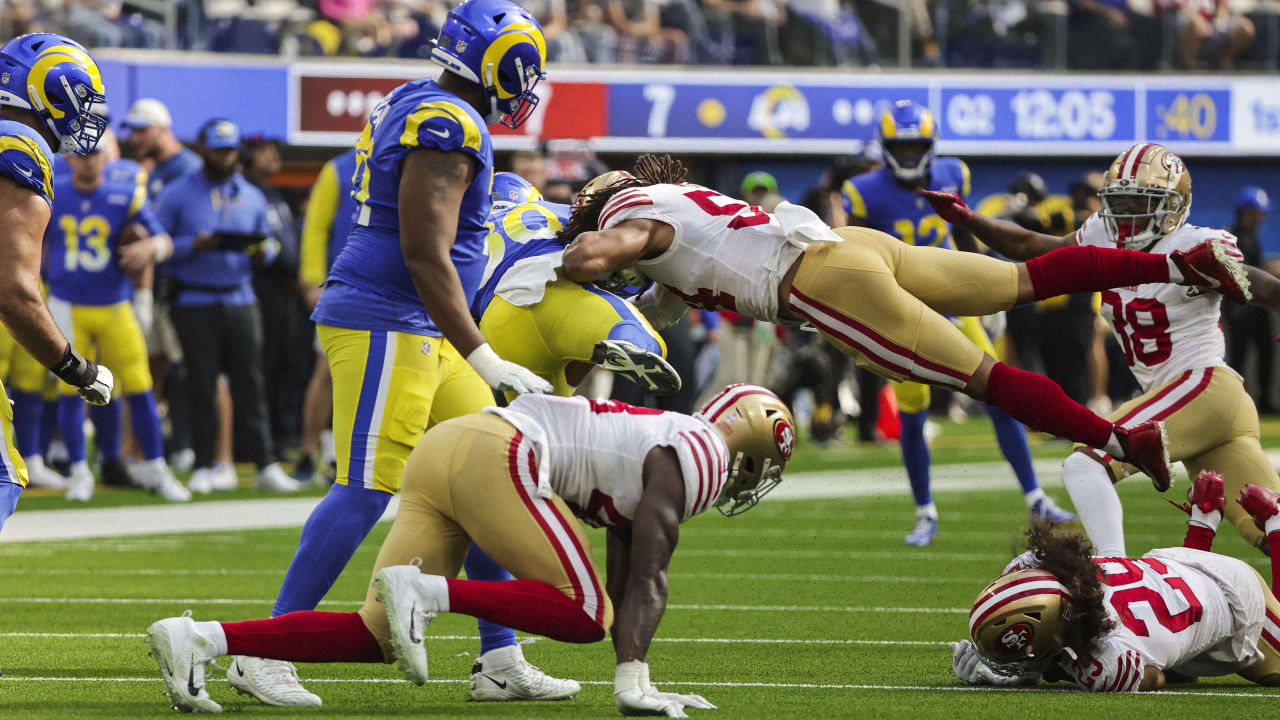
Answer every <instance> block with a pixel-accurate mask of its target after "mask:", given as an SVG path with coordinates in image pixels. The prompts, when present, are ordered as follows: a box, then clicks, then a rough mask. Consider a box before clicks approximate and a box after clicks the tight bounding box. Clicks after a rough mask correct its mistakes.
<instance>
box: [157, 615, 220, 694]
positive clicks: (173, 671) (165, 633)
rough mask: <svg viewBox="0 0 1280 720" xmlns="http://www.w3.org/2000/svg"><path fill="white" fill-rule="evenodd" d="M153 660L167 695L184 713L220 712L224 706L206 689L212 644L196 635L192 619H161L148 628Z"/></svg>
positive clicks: (211, 659)
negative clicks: (206, 672)
mask: <svg viewBox="0 0 1280 720" xmlns="http://www.w3.org/2000/svg"><path fill="white" fill-rule="evenodd" d="M147 644H149V645H150V646H151V653H150V655H151V657H153V658H155V660H156V664H157V665H159V666H160V675H161V676H162V677H163V678H164V694H165V695H168V696H169V700H170V702H172V703H173V706H174V707H175V708H177V709H179V710H181V711H183V712H205V713H220V712H222V706H221V705H219V704H218V703H216V702H214V701H213V699H212V698H210V697H209V693H208V692H206V691H205V689H204V671H205V668H206V666H208V664H209V663H210V662H212V661H213V658H214V655H213V653H214V650H213V644H212V643H210V642H209V641H208V640H206V639H205V638H204V637H203V636H201V635H200V633H198V632H196V628H195V623H194V622H192V620H191V618H190V617H187V616H183V617H171V618H166V619H164V620H159V621H156V622H154V623H152V624H151V627H149V628H147Z"/></svg>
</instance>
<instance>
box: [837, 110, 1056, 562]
mask: <svg viewBox="0 0 1280 720" xmlns="http://www.w3.org/2000/svg"><path fill="white" fill-rule="evenodd" d="M937 137H938V131H937V125H936V123H935V122H934V119H933V114H932V113H931V112H929V109H928V108H927V107H925V106H923V105H920V104H919V103H916V102H912V101H911V100H899V101H898V102H896V103H894V105H893V107H892V108H890V109H889V110H887V111H886V112H885V113H884V115H883V116H882V117H881V118H880V124H879V126H878V127H877V128H876V140H877V141H878V142H879V144H880V147H881V154H882V157H883V161H884V165H883V166H882V167H880V168H879V169H877V170H873V171H871V172H869V173H865V174H863V175H858V176H855V177H853V178H850V179H849V180H847V181H845V184H844V192H843V201H844V210H845V212H846V213H848V215H849V222H850V223H851V224H853V225H863V226H866V227H871V228H874V229H876V230H879V231H881V232H885V233H888V234H890V235H893V236H895V237H897V238H898V239H899V240H901V241H902V242H905V243H908V244H911V245H932V246H936V247H944V248H949V249H957V246H958V248H959V249H960V250H967V251H970V252H976V250H977V247H976V244H975V243H974V241H973V238H972V236H971V235H969V234H968V233H967V232H963V231H962V232H954V233H953V228H952V227H951V226H950V225H949V224H947V221H945V220H943V219H942V218H940V217H938V215H937V214H935V213H934V212H933V209H932V208H931V207H930V206H929V203H928V202H926V201H925V199H924V198H923V197H922V196H921V195H920V193H919V191H920V190H922V189H923V190H938V191H941V192H953V193H956V194H958V195H960V196H961V197H967V196H968V194H969V167H968V166H967V165H965V163H964V161H963V160H961V159H960V158H954V157H941V158H940V157H938V156H937V151H936V148H935V141H936V140H937ZM952 320H953V322H955V323H956V325H957V327H959V328H960V330H961V332H963V333H964V334H965V336H966V337H967V338H968V339H969V340H971V341H973V343H974V344H975V345H977V346H978V347H980V348H982V349H983V350H984V351H985V352H986V353H988V354H989V355H991V356H993V357H995V356H996V353H995V348H994V347H993V346H992V343H991V338H989V337H988V335H987V331H986V330H985V329H984V327H983V325H982V323H981V322H980V321H979V319H978V318H975V317H958V318H953V319H952ZM892 387H893V392H894V395H896V396H897V400H898V408H899V416H900V418H901V421H902V422H901V428H902V429H901V435H900V437H899V440H898V442H899V444H900V445H901V447H902V461H903V464H904V465H906V468H907V478H908V480H910V482H911V493H912V495H913V496H914V498H915V503H916V524H915V527H914V528H913V529H912V530H911V532H910V533H909V534H908V535H907V537H906V543H907V544H908V545H916V546H925V545H928V544H929V543H931V542H933V539H934V536H936V535H937V533H938V510H937V507H936V506H935V505H934V503H933V495H932V493H931V491H930V476H929V463H930V458H929V445H928V442H927V440H926V439H925V423H926V421H927V420H928V418H929V403H930V392H929V386H928V385H924V384H921V383H914V382H893V383H892ZM987 413H988V414H990V416H991V422H992V425H994V426H995V431H996V440H997V442H998V443H999V445H1000V450H1001V452H1003V453H1004V456H1005V458H1006V459H1007V460H1008V461H1009V464H1010V465H1011V466H1013V470H1014V473H1015V474H1016V475H1017V477H1018V483H1019V484H1020V485H1021V486H1022V492H1023V495H1024V496H1025V498H1026V501H1027V507H1028V508H1030V511H1031V514H1032V515H1035V516H1040V517H1044V518H1046V519H1048V520H1050V521H1053V522H1070V521H1072V520H1074V519H1075V516H1074V515H1072V514H1071V513H1068V512H1066V511H1064V510H1062V509H1060V508H1058V506H1057V505H1055V504H1054V502H1053V500H1052V499H1051V498H1049V497H1048V496H1047V495H1045V493H1044V490H1042V489H1041V488H1040V483H1039V482H1038V481H1037V479H1036V474H1035V470H1034V469H1033V468H1032V465H1031V449H1030V448H1029V447H1028V446H1027V433H1026V430H1025V429H1024V428H1023V427H1022V424H1021V423H1019V422H1018V421H1017V420H1014V419H1013V418H1012V417H1010V416H1009V414H1008V413H1006V412H1004V411H1003V410H1001V409H999V408H997V407H994V406H992V405H988V406H987Z"/></svg>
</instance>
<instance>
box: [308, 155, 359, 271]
mask: <svg viewBox="0 0 1280 720" xmlns="http://www.w3.org/2000/svg"><path fill="white" fill-rule="evenodd" d="M355 173H356V150H355V148H351V149H350V150H347V151H346V152H344V153H342V154H341V155H338V156H337V157H335V158H333V159H332V160H330V161H329V162H327V163H325V164H324V167H323V168H321V169H320V175H319V176H318V177H317V178H316V184H315V185H313V186H312V188H311V197H310V198H309V199H308V200H307V215H306V218H305V219H304V220H303V222H302V244H301V250H300V256H301V263H300V264H301V268H300V269H301V275H302V280H303V282H305V283H306V284H307V285H308V286H310V287H315V286H319V285H320V284H321V283H323V282H324V281H325V278H327V277H328V276H329V268H330V267H332V266H333V261H334V260H335V259H337V257H338V255H339V254H340V253H341V252H342V248H343V247H345V246H346V244H347V235H348V234H350V232H351V225H352V221H353V220H354V218H353V215H354V214H355V209H356V200H355V198H354V197H353V192H352V182H353V178H354V176H355Z"/></svg>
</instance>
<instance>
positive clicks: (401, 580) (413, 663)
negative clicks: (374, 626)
mask: <svg viewBox="0 0 1280 720" xmlns="http://www.w3.org/2000/svg"><path fill="white" fill-rule="evenodd" d="M373 584H374V586H375V587H376V588H378V602H380V603H382V606H383V607H384V608H385V609H386V612H387V623H388V624H389V625H390V626H391V649H392V652H394V653H395V656H396V664H398V665H399V666H400V669H401V670H402V671H403V672H404V676H405V678H406V679H408V680H409V682H411V683H413V684H414V685H422V684H425V683H426V682H427V646H426V645H425V644H424V643H423V638H424V637H425V635H426V632H427V626H428V625H430V624H431V619H432V618H434V617H435V616H436V613H437V612H440V611H441V610H442V609H443V608H446V607H448V604H449V586H448V585H446V584H445V581H444V578H442V577H440V576H439V575H424V574H422V573H421V572H420V571H419V570H418V568H417V567H415V566H413V565H393V566H391V567H386V568H383V569H382V570H380V571H379V572H378V574H377V575H375V576H374V578H373ZM435 585H438V588H436V590H435V592H428V590H427V588H429V587H432V586H435Z"/></svg>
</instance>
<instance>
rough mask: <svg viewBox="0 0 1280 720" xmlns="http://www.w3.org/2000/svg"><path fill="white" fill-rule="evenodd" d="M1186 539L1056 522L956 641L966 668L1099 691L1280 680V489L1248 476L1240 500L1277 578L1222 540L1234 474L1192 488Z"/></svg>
mask: <svg viewBox="0 0 1280 720" xmlns="http://www.w3.org/2000/svg"><path fill="white" fill-rule="evenodd" d="M1188 496H1189V499H1190V500H1191V514H1192V518H1191V520H1190V522H1189V523H1188V524H1189V527H1188V528H1187V535H1186V539H1185V541H1184V542H1183V547H1178V548H1161V549H1157V550H1152V551H1151V552H1148V553H1146V554H1145V555H1143V556H1142V557H1139V558H1130V557H1124V548H1123V547H1107V546H1105V545H1099V546H1097V547H1096V550H1095V548H1094V547H1091V546H1090V545H1089V543H1088V542H1087V541H1086V540H1084V538H1083V537H1082V536H1080V535H1079V534H1077V533H1074V532H1072V533H1055V532H1054V531H1053V529H1052V528H1051V527H1050V526H1049V525H1048V524H1047V523H1037V524H1036V525H1034V526H1032V528H1031V530H1030V531H1029V532H1028V535H1029V536H1030V539H1029V541H1028V543H1027V547H1028V550H1027V552H1026V553H1024V554H1022V555H1020V556H1019V557H1017V558H1016V559H1014V561H1013V562H1011V563H1009V565H1008V567H1006V568H1005V571H1004V574H1002V575H1001V576H1000V577H999V578H997V579H996V580H995V581H993V582H992V583H991V584H989V585H987V586H986V587H985V588H983V590H982V592H981V593H979V594H978V599H977V600H976V601H974V603H973V608H972V609H971V610H970V611H969V635H970V640H963V641H961V642H958V643H951V647H952V650H953V652H954V655H953V660H952V667H953V669H954V670H955V673H956V676H957V677H959V678H960V679H961V680H964V681H965V682H968V683H971V684H974V685H982V684H987V685H1021V684H1034V683H1037V682H1039V681H1040V680H1041V679H1044V680H1046V681H1053V680H1074V681H1075V682H1076V683H1077V684H1078V685H1079V686H1080V687H1082V688H1084V689H1085V690H1091V691H1094V692H1136V691H1139V690H1156V689H1159V688H1161V687H1163V686H1164V684H1165V683H1166V682H1188V681H1190V680H1192V679H1194V678H1196V677H1199V676H1212V675H1230V674H1231V673H1237V674H1239V675H1240V676H1241V677H1243V678H1245V679H1247V680H1251V681H1253V682H1255V683H1258V684H1260V685H1280V602H1277V600H1276V592H1275V590H1276V583H1277V581H1280V567H1277V564H1278V563H1280V552H1277V551H1280V495H1278V494H1276V493H1275V492H1273V491H1271V490H1267V489H1266V488H1261V487H1258V486H1256V485H1248V486H1246V487H1245V488H1244V490H1243V491H1241V493H1240V498H1239V500H1238V501H1237V502H1238V504H1239V505H1240V506H1241V507H1242V509H1243V510H1244V512H1246V513H1247V514H1248V515H1249V516H1251V518H1252V519H1253V522H1255V523H1257V525H1258V527H1259V528H1260V529H1262V530H1264V531H1265V532H1266V536H1267V543H1268V544H1269V545H1270V547H1271V548H1272V560H1271V577H1272V585H1271V586H1268V585H1267V583H1266V581H1264V580H1263V579H1262V576H1261V575H1259V574H1258V572H1257V571H1256V570H1254V569H1253V568H1251V567H1249V566H1248V565H1246V564H1245V563H1243V562H1241V561H1240V560H1236V559H1235V558H1231V557H1227V556H1225V555H1219V554H1217V553H1213V552H1210V551H1209V550H1210V545H1211V543H1212V542H1213V536H1214V533H1215V532H1216V530H1217V527H1218V523H1219V522H1221V520H1222V509H1223V505H1224V502H1223V483H1222V478H1221V477H1220V476H1218V475H1215V474H1213V473H1212V472H1208V471H1205V472H1202V473H1200V475H1199V476H1198V477H1197V478H1196V480H1195V482H1194V483H1193V484H1192V487H1191V491H1190V492H1189V494H1188Z"/></svg>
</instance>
